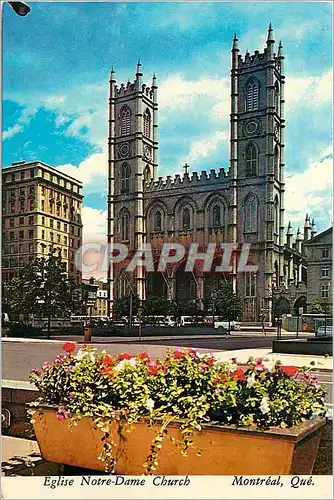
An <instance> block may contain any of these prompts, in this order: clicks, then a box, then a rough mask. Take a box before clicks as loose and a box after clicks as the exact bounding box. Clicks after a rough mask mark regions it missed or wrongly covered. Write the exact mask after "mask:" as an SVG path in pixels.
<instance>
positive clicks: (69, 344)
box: [62, 342, 77, 352]
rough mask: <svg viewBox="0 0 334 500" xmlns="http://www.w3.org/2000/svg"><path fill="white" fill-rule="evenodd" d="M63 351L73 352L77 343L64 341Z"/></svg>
mask: <svg viewBox="0 0 334 500" xmlns="http://www.w3.org/2000/svg"><path fill="white" fill-rule="evenodd" d="M62 347H63V351H65V352H73V351H75V350H76V348H77V343H76V342H65V343H64V344H63V345H62Z"/></svg>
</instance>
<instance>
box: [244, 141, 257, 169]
mask: <svg viewBox="0 0 334 500" xmlns="http://www.w3.org/2000/svg"><path fill="white" fill-rule="evenodd" d="M256 171H257V150H256V147H255V144H253V143H251V144H248V146H247V147H246V176H247V177H253V176H254V175H256Z"/></svg>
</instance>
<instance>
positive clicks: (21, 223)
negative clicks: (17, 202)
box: [19, 217, 24, 226]
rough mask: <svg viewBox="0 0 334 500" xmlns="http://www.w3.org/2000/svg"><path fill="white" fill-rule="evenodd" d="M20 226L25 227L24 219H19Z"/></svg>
mask: <svg viewBox="0 0 334 500" xmlns="http://www.w3.org/2000/svg"><path fill="white" fill-rule="evenodd" d="M19 225H20V226H24V217H20V218H19Z"/></svg>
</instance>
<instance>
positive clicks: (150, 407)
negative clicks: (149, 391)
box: [146, 398, 155, 410]
mask: <svg viewBox="0 0 334 500" xmlns="http://www.w3.org/2000/svg"><path fill="white" fill-rule="evenodd" d="M154 405H155V401H154V400H153V399H151V398H149V399H148V400H147V401H146V406H147V408H148V409H149V410H153V408H154Z"/></svg>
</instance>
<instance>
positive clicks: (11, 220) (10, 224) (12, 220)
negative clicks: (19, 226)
mask: <svg viewBox="0 0 334 500" xmlns="http://www.w3.org/2000/svg"><path fill="white" fill-rule="evenodd" d="M14 225H15V222H14V219H9V227H14Z"/></svg>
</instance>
